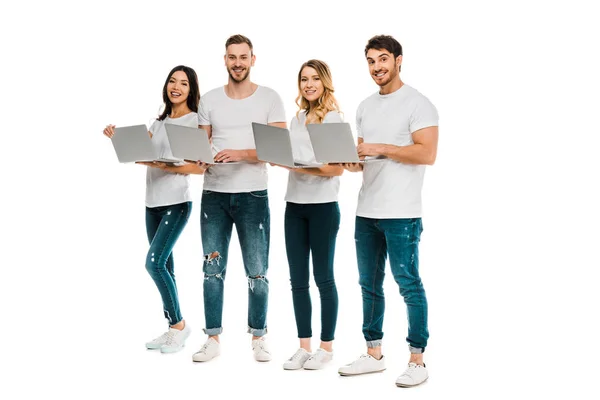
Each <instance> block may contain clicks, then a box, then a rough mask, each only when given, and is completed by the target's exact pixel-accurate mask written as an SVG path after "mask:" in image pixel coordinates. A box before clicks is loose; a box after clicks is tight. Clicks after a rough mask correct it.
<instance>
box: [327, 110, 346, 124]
mask: <svg viewBox="0 0 600 400" xmlns="http://www.w3.org/2000/svg"><path fill="white" fill-rule="evenodd" d="M335 122H344V120H343V119H342V116H341V115H340V113H339V112H337V111H329V112H328V113H327V115H325V118H323V123H324V124H329V123H335Z"/></svg>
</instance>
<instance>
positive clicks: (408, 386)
mask: <svg viewBox="0 0 600 400" xmlns="http://www.w3.org/2000/svg"><path fill="white" fill-rule="evenodd" d="M427 379H429V377H427V378H425V380H423V382H420V383H416V384H414V385H406V384H404V383H398V382H396V386H398V387H401V388H410V387H415V386H419V385H420V384H422V383H425V382H427Z"/></svg>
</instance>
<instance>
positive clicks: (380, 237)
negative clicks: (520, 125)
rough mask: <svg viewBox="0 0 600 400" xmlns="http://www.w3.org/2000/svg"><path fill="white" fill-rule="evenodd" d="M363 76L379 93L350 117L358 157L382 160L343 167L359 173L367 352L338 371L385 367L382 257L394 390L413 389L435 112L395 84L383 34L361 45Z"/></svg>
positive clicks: (398, 51)
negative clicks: (393, 304)
mask: <svg viewBox="0 0 600 400" xmlns="http://www.w3.org/2000/svg"><path fill="white" fill-rule="evenodd" d="M365 56H366V58H367V63H368V65H369V72H370V73H371V77H372V78H373V80H374V81H375V83H376V84H377V85H378V86H379V91H378V92H377V93H374V94H373V95H371V96H369V97H367V98H366V99H365V100H364V101H363V102H362V103H361V104H360V105H359V107H358V110H357V112H356V129H357V132H358V154H359V156H360V157H361V158H362V159H364V158H365V157H369V156H384V157H385V158H384V159H383V160H374V161H367V162H366V163H361V164H358V163H356V164H346V165H345V167H346V169H348V170H349V171H352V172H358V171H362V172H363V184H362V187H361V190H360V194H359V197H358V207H357V212H356V225H355V243H356V255H357V262H358V269H359V282H360V286H361V289H362V298H363V335H364V338H365V340H366V342H367V354H364V355H362V356H361V357H360V358H359V359H357V360H356V361H354V362H353V363H351V364H348V365H346V366H343V367H341V368H340V369H339V373H340V375H360V374H365V373H370V372H379V371H383V370H384V369H385V360H384V356H383V355H382V352H381V344H382V338H383V331H382V328H383V314H384V308H385V298H384V294H383V280H384V275H385V260H386V258H387V256H388V255H389V258H390V267H391V271H392V275H393V276H394V280H395V281H396V283H397V284H398V286H399V287H400V294H401V295H402V297H403V298H404V302H405V304H406V307H407V314H408V337H407V338H406V339H407V342H408V345H409V346H408V347H409V350H410V353H411V354H410V360H409V364H408V368H407V369H406V371H405V372H404V373H403V374H402V375H400V376H399V377H398V379H397V380H396V385H398V386H401V387H408V386H415V385H418V384H420V383H422V382H424V381H425V380H426V379H427V377H428V372H427V369H426V368H425V363H424V362H423V352H424V351H425V347H426V346H427V339H428V338H429V332H428V329H427V298H426V297H425V290H424V288H423V284H422V282H421V278H420V277H419V240H420V236H421V232H422V230H423V228H422V224H421V189H422V186H423V177H424V174H425V165H432V164H433V163H434V161H435V158H436V153H437V143H438V114H437V110H436V108H435V107H434V106H433V104H432V103H431V102H430V101H429V100H428V99H427V98H426V97H425V96H423V95H422V94H421V93H419V92H418V91H417V90H415V89H413V88H412V87H410V86H408V85H406V84H404V83H403V82H402V80H401V79H400V65H401V64H402V46H401V45H400V43H398V42H397V41H396V40H395V39H394V38H393V37H391V36H384V35H381V36H375V37H373V38H371V39H370V40H369V42H368V43H367V46H366V47H365Z"/></svg>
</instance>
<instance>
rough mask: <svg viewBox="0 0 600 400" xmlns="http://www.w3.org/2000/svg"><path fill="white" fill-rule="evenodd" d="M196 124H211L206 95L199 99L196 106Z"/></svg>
mask: <svg viewBox="0 0 600 400" xmlns="http://www.w3.org/2000/svg"><path fill="white" fill-rule="evenodd" d="M198 125H212V124H211V123H210V112H209V108H208V104H207V101H206V97H202V98H201V99H200V105H199V106H198Z"/></svg>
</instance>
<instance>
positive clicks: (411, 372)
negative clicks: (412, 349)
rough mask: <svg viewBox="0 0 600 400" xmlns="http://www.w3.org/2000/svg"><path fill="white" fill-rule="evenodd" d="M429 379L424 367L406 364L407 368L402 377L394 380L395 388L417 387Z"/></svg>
mask: <svg viewBox="0 0 600 400" xmlns="http://www.w3.org/2000/svg"><path fill="white" fill-rule="evenodd" d="M427 378H429V373H428V372H427V368H425V365H419V364H415V363H413V362H411V363H408V368H406V371H404V373H403V374H402V375H400V376H399V377H398V379H396V386H399V387H411V386H417V385H420V384H421V383H423V382H425V381H426V380H427Z"/></svg>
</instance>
